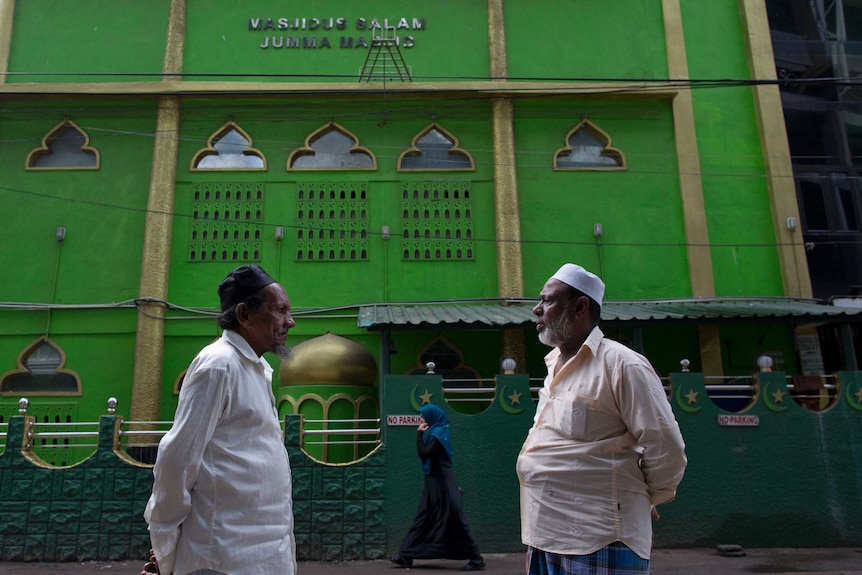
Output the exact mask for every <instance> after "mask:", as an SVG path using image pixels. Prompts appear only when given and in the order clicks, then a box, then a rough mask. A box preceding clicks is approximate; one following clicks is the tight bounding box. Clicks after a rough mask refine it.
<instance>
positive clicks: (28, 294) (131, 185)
mask: <svg viewBox="0 0 862 575" xmlns="http://www.w3.org/2000/svg"><path fill="white" fill-rule="evenodd" d="M66 117H68V118H69V119H70V120H71V121H73V122H75V123H76V124H77V125H78V126H79V127H80V128H81V129H82V130H83V131H84V132H85V133H86V134H87V135H88V136H89V146H91V147H93V148H96V149H97V150H98V151H99V155H100V167H99V169H98V170H64V169H47V170H25V169H24V166H25V162H26V160H27V156H28V154H29V153H30V152H31V151H32V150H34V149H37V148H40V147H41V146H42V140H43V138H45V137H46V136H47V135H48V134H50V133H51V132H52V131H53V130H54V128H55V127H57V126H58V125H59V124H60V123H62V122H63V121H64V118H66ZM154 118H155V112H154V109H153V105H152V103H147V102H135V101H126V102H123V103H117V102H108V101H96V100H81V101H78V102H75V103H71V102H70V103H68V104H66V105H44V104H38V105H37V104H30V105H25V104H23V103H16V104H13V105H7V106H6V107H5V108H4V110H3V112H2V113H0V125H2V132H0V134H2V138H3V140H4V141H3V146H2V147H0V173H2V174H3V182H2V187H0V202H2V204H3V206H4V210H3V211H4V215H3V226H2V229H0V238H2V240H3V243H4V245H7V246H27V249H16V250H5V251H4V253H3V264H4V267H6V266H8V269H14V270H16V281H15V282H4V284H3V288H2V296H0V300H3V301H28V302H29V301H35V302H41V303H51V302H52V293H54V291H55V290H56V293H55V295H54V296H53V297H54V299H53V302H54V303H61V304H87V303H107V302H119V301H124V300H127V299H130V298H134V297H136V296H137V294H138V284H139V276H140V268H141V249H142V247H143V230H144V222H145V217H146V207H147V197H148V194H149V182H150V169H151V167H152V157H153V138H152V134H153V131H154V129H155V121H154ZM58 227H64V228H66V237H65V240H63V241H62V242H58V241H57V239H56V234H57V228H58ZM58 260H59V261H58ZM55 286H56V287H55Z"/></svg>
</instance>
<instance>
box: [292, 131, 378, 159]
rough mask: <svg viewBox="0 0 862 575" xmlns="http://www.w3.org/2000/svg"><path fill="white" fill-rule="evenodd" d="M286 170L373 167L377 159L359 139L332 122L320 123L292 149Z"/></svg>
mask: <svg viewBox="0 0 862 575" xmlns="http://www.w3.org/2000/svg"><path fill="white" fill-rule="evenodd" d="M287 169H288V170H376V169H377V158H376V157H375V156H374V154H373V153H371V150H369V149H367V148H363V147H362V146H360V145H359V138H357V137H356V136H355V135H353V134H351V133H350V132H348V131H347V130H345V129H344V128H343V127H341V126H339V125H338V124H336V123H335V122H330V123H329V124H327V125H325V126H323V127H322V128H320V129H319V130H317V131H316V132H314V133H312V134H311V135H310V136H308V138H306V140H305V146H303V147H302V148H298V149H296V150H294V151H293V152H292V153H291V154H290V157H289V158H288V159H287Z"/></svg>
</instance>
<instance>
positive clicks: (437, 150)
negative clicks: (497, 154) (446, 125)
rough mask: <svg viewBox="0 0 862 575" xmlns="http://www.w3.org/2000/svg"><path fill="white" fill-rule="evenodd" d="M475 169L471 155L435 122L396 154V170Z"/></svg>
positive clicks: (456, 139)
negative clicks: (407, 146)
mask: <svg viewBox="0 0 862 575" xmlns="http://www.w3.org/2000/svg"><path fill="white" fill-rule="evenodd" d="M475 169H476V167H475V164H474V163H473V156H471V155H470V153H469V152H467V151H466V150H462V149H461V148H460V147H459V146H458V138H456V137H455V136H453V135H452V134H450V133H449V132H447V131H446V130H444V129H443V128H441V127H440V126H439V125H437V124H436V123H434V124H431V125H430V126H428V127H427V128H425V129H424V130H422V131H421V132H419V133H418V134H416V136H415V137H414V138H413V143H412V146H411V147H410V148H408V149H407V150H404V151H403V152H401V155H400V156H398V171H412V170H416V171H421V170H435V171H439V170H462V171H463V170H475Z"/></svg>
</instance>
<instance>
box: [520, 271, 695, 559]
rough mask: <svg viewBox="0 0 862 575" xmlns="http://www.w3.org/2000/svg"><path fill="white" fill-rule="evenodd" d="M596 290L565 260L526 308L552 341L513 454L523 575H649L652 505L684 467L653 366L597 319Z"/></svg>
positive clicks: (596, 282) (600, 288)
mask: <svg viewBox="0 0 862 575" xmlns="http://www.w3.org/2000/svg"><path fill="white" fill-rule="evenodd" d="M604 290H605V285H604V283H603V282H602V280H601V279H599V278H598V276H596V275H595V274H592V273H590V272H588V271H587V270H585V269H584V268H582V267H581V266H578V265H575V264H565V265H564V266H562V267H561V268H560V269H559V270H558V271H557V273H555V274H554V275H553V276H552V277H551V278H550V279H549V280H548V281H547V283H545V286H544V288H543V289H542V292H541V294H540V295H539V303H538V304H537V305H536V307H535V308H533V313H534V314H536V316H537V317H538V320H537V323H536V328H537V330H538V332H539V340H540V341H541V342H542V343H544V344H546V345H549V346H552V347H554V349H553V350H552V351H551V352H550V353H549V354H548V355H547V356H546V357H545V363H546V364H547V366H548V376H547V377H546V378H545V382H544V385H543V387H542V389H541V391H540V392H539V401H538V405H537V407H536V415H535V419H534V421H533V427H532V428H531V429H530V432H529V434H528V435H527V439H526V440H525V442H524V445H523V447H522V448H521V453H520V455H519V456H518V462H517V472H518V479H519V482H520V485H521V538H522V540H523V542H524V544H525V545H527V546H528V567H527V572H528V574H529V575H594V574H634V573H649V558H650V551H651V548H652V519H657V518H658V513H657V512H656V511H655V506H656V505H658V504H660V503H666V502H668V501H671V500H673V498H674V496H675V494H676V488H677V485H678V484H679V483H680V481H681V480H682V476H683V472H684V470H685V466H686V463H687V460H686V456H685V444H684V443H683V439H682V435H681V433H680V430H679V425H678V424H677V422H676V419H675V418H674V414H673V411H672V410H671V407H670V404H669V402H668V401H667V396H666V394H665V391H664V388H663V387H662V384H661V380H660V378H659V377H658V374H656V372H655V370H654V369H653V368H652V366H651V365H650V363H649V361H647V359H646V358H644V357H643V356H641V355H640V354H638V353H636V352H634V351H632V350H631V349H629V348H627V347H625V346H624V345H622V344H620V343H618V342H615V341H612V340H609V339H607V338H606V337H605V336H604V334H603V333H602V331H601V330H600V329H599V327H598V323H599V319H600V315H601V304H602V298H603V296H604Z"/></svg>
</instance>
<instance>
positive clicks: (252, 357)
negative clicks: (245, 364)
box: [221, 329, 263, 363]
mask: <svg viewBox="0 0 862 575" xmlns="http://www.w3.org/2000/svg"><path fill="white" fill-rule="evenodd" d="M221 336H222V339H224V340H225V341H226V342H228V343H229V344H231V345H232V346H234V347H235V348H236V349H237V351H239V352H240V353H241V354H243V355H244V356H245V357H246V359H248V360H249V361H252V362H254V363H260V362H261V361H263V358H262V357H260V356H258V355H257V354H256V353H255V352H254V350H253V349H252V348H251V345H249V343H248V342H247V341H246V339H245V338H244V337H243V336H241V335H240V334H238V333H237V332H235V331H233V330H230V329H226V330H224V333H222V335H221Z"/></svg>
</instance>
